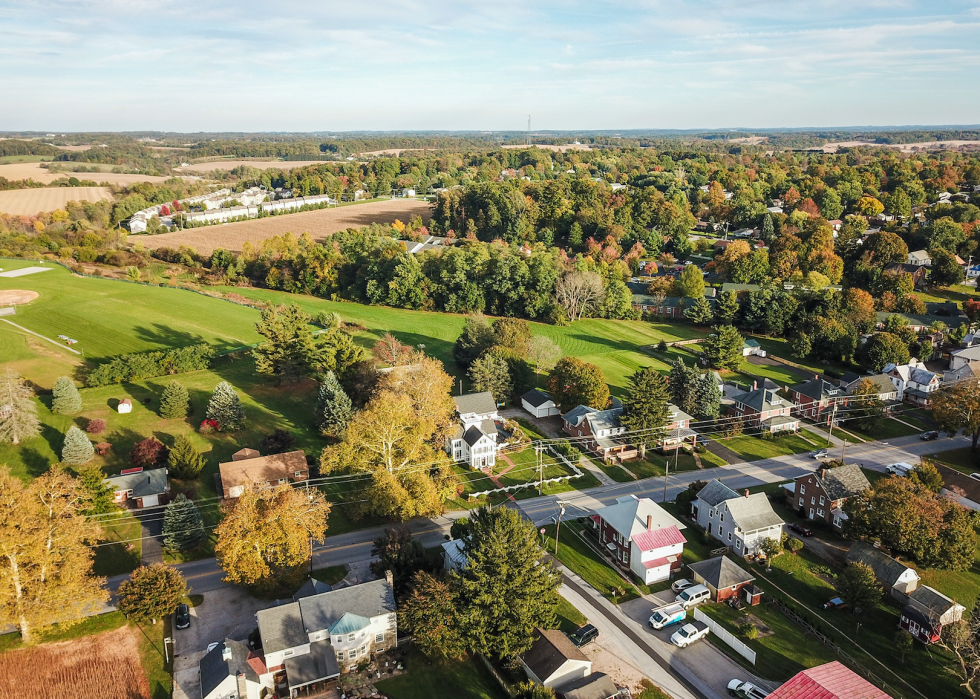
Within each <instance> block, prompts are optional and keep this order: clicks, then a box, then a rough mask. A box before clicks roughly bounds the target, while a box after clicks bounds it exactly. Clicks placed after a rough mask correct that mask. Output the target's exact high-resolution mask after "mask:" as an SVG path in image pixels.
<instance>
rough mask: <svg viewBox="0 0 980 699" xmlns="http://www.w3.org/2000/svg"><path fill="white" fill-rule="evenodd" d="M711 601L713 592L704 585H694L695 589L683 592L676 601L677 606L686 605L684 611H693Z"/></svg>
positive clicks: (689, 588)
mask: <svg viewBox="0 0 980 699" xmlns="http://www.w3.org/2000/svg"><path fill="white" fill-rule="evenodd" d="M709 599H711V590H709V589H708V588H707V587H705V586H704V585H694V586H693V587H688V588H687V589H684V590H681V591H680V594H678V595H677V597H676V598H675V599H674V601H675V602H677V604H682V605H684V609H691V608H692V607H696V606H698V605H699V604H701V603H702V602H707V601H708V600H709Z"/></svg>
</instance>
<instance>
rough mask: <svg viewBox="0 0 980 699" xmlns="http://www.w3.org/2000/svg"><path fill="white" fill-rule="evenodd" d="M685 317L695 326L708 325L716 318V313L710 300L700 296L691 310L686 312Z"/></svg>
mask: <svg viewBox="0 0 980 699" xmlns="http://www.w3.org/2000/svg"><path fill="white" fill-rule="evenodd" d="M684 317H685V318H687V319H688V320H689V321H691V322H692V323H694V324H695V325H707V324H708V323H710V322H711V319H712V318H713V317H714V312H713V311H712V310H711V304H710V303H708V299H706V298H705V297H704V296H700V297H698V298H697V299H695V300H694V304H693V305H692V306H691V307H690V308H688V309H687V310H686V311H684Z"/></svg>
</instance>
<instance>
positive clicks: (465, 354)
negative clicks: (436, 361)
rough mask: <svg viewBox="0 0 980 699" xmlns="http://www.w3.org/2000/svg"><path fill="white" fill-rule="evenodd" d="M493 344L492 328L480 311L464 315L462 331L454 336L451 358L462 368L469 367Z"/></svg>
mask: <svg viewBox="0 0 980 699" xmlns="http://www.w3.org/2000/svg"><path fill="white" fill-rule="evenodd" d="M493 344H494V336H493V329H492V328H491V327H490V321H489V320H487V317H486V316H485V315H483V314H482V313H474V314H473V315H469V316H466V321H465V322H464V323H463V332H461V333H460V335H459V337H458V338H456V344H454V345H453V359H455V360H456V363H457V364H459V365H460V366H461V367H462V368H463V369H469V368H470V364H472V363H473V362H475V361H476V358H477V357H479V356H480V355H481V354H483V353H484V352H485V351H486V350H488V349H489V348H490V347H492V346H493Z"/></svg>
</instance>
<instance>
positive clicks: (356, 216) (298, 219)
mask: <svg viewBox="0 0 980 699" xmlns="http://www.w3.org/2000/svg"><path fill="white" fill-rule="evenodd" d="M431 215H432V209H431V207H430V206H429V204H428V202H425V201H422V200H419V199H391V200H385V201H376V202H368V203H366V204H354V205H351V206H341V207H337V208H335V209H321V210H319V211H303V212H301V213H297V214H285V215H283V216H272V217H269V218H261V219H255V220H254V221H242V222H240V223H226V224H224V225H219V226H207V227H204V228H191V229H189V230H186V231H175V232H173V233H164V234H163V235H152V236H148V235H141V236H138V237H137V236H133V237H131V238H130V241H135V240H139V241H140V242H141V243H143V245H144V246H146V247H147V248H160V247H168V248H177V247H179V246H181V245H189V246H190V247H192V248H194V249H195V250H197V251H198V252H199V253H201V254H202V255H207V254H210V253H211V251H212V250H214V249H215V248H224V249H225V250H232V251H234V252H239V251H240V250H241V249H242V244H243V243H244V242H245V241H246V240H247V241H249V242H250V243H252V244H255V243H258V242H260V241H263V240H268V239H269V238H271V237H273V236H276V235H283V234H285V233H292V234H293V235H295V236H297V237H298V236H300V235H302V234H303V233H309V234H310V235H311V236H313V238H314V240H322V239H324V238H326V237H327V236H329V235H331V234H332V233H336V232H337V231H342V230H344V229H347V228H361V227H363V226H367V225H370V224H372V223H393V222H394V221H395V219H399V220H401V221H404V222H408V221H409V220H411V219H413V218H415V217H416V216H421V217H422V220H423V221H428V220H429V218H430V217H431Z"/></svg>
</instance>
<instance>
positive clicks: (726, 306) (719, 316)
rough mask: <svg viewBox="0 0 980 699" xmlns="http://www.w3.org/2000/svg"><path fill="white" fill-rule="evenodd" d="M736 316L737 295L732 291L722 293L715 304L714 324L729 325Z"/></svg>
mask: <svg viewBox="0 0 980 699" xmlns="http://www.w3.org/2000/svg"><path fill="white" fill-rule="evenodd" d="M737 315H738V294H736V293H735V292H734V291H723V292H722V294H721V296H719V297H718V301H717V303H715V322H716V323H719V324H723V325H731V324H732V323H733V322H734V321H735V316H737Z"/></svg>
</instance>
